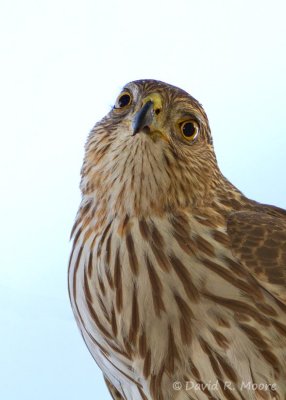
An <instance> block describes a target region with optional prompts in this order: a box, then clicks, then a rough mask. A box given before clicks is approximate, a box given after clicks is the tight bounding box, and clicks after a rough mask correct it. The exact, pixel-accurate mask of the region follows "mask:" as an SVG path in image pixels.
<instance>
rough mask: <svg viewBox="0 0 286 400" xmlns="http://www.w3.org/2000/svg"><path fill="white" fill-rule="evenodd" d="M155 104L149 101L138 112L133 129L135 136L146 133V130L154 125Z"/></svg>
mask: <svg viewBox="0 0 286 400" xmlns="http://www.w3.org/2000/svg"><path fill="white" fill-rule="evenodd" d="M153 106H154V102H153V101H152V100H148V101H147V102H146V103H145V104H144V106H143V107H142V108H141V110H139V111H138V112H137V114H136V115H135V118H134V121H133V124H132V127H133V134H132V136H135V135H136V134H137V133H139V132H141V131H144V130H146V129H148V128H149V129H150V125H151V124H152V121H153V118H154V107H153Z"/></svg>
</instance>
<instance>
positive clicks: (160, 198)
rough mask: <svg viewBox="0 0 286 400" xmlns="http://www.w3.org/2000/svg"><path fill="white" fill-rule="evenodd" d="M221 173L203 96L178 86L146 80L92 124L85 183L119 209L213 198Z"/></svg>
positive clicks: (87, 190) (156, 208)
mask: <svg viewBox="0 0 286 400" xmlns="http://www.w3.org/2000/svg"><path fill="white" fill-rule="evenodd" d="M218 175H219V170H218V167H217V163H216V158H215V154H214V150H213V146H212V137H211V132H210V128H209V123H208V119H207V116H206V114H205V112H204V110H203V108H202V106H201V105H200V103H199V102H198V101H197V100H195V99H194V98H193V97H192V96H190V95H189V94H188V93H186V92H185V91H183V90H181V89H179V88H177V87H175V86H171V85H169V84H166V83H163V82H160V81H155V80H139V81H134V82H131V83H129V84H127V85H126V86H125V87H124V88H123V90H122V92H121V93H120V94H119V96H118V97H117V99H116V101H115V104H114V107H113V108H112V110H111V111H110V112H109V114H107V116H106V117H104V118H103V119H102V120H101V121H100V122H98V123H97V124H96V125H95V127H94V129H93V130H92V131H91V133H90V136H89V138H88V141H87V144H86V154H85V160H84V164H83V168H82V183H81V188H82V192H83V194H84V195H86V196H91V197H93V198H94V199H95V200H96V202H98V203H100V204H105V207H109V209H110V210H116V212H117V211H118V210H120V209H123V208H124V209H125V211H126V212H128V213H129V214H132V213H136V214H138V213H139V214H140V213H144V214H146V213H152V212H159V213H160V212H164V210H166V209H168V208H173V207H181V208H182V207H188V206H198V205H199V204H201V203H202V202H206V201H208V200H210V198H211V195H212V191H213V189H214V186H215V181H216V180H217V176H218Z"/></svg>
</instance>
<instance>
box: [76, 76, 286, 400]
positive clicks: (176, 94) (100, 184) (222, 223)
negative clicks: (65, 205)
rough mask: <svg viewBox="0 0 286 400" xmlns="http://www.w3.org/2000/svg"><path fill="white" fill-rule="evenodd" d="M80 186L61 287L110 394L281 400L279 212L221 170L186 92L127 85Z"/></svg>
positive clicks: (283, 234) (283, 232)
mask: <svg viewBox="0 0 286 400" xmlns="http://www.w3.org/2000/svg"><path fill="white" fill-rule="evenodd" d="M81 191H82V201H81V204H80V208H79V211H78V214H77V217H76V221H75V224H74V227H73V230H72V237H73V249H72V253H71V257H70V265H69V293H70V299H71V304H72V308H73V312H74V314H75V318H76V320H77V323H78V326H79V328H80V330H81V333H82V336H83V338H84V340H85V343H86V345H87V347H88V349H89V351H90V353H91V354H92V356H93V357H94V359H95V361H96V362H97V364H98V365H99V367H100V368H101V370H102V372H103V374H104V377H105V380H106V382H107V385H108V387H109V390H110V393H111V395H112V397H113V398H114V399H117V400H119V399H120V400H124V399H125V400H173V399H174V400H186V399H194V400H207V399H229V400H235V399H236V400H248V399H253V400H254V399H265V400H266V399H277V400H278V399H279V400H285V399H286V211H284V210H282V209H280V208H277V207H274V206H269V205H264V204H260V203H257V202H255V201H253V200H250V199H248V198H246V197H245V196H244V195H243V194H242V193H241V192H240V191H239V190H238V189H236V188H235V187H234V186H233V185H232V184H231V183H230V182H229V181H228V180H227V179H226V178H225V177H224V176H223V175H222V173H221V172H220V170H219V167H218V165H217V161H216V157H215V153H214V149H213V144H212V136H211V132H210V128H209V123H208V119H207V116H206V114H205V112H204V110H203V108H202V106H201V105H200V104H199V103H198V101H196V100H195V99H194V98H193V97H191V96H190V95H189V94H188V93H186V92H185V91H183V90H181V89H178V88H176V87H174V86H171V85H168V84H166V83H163V82H159V81H155V80H140V81H135V82H131V83H129V84H128V85H126V86H125V87H124V89H123V91H122V92H121V94H120V95H119V97H118V99H117V100H116V103H115V106H114V108H113V109H112V110H111V111H110V112H109V114H107V116H106V117H104V118H103V119H102V120H101V121H100V122H98V123H97V124H96V125H95V127H94V129H93V130H92V131H91V133H90V135H89V137H88V140H87V143H86V147H85V158H84V163H83V167H82V179H81ZM94 398H97V396H96V395H95V397H94Z"/></svg>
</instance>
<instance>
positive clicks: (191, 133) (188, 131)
mask: <svg viewBox="0 0 286 400" xmlns="http://www.w3.org/2000/svg"><path fill="white" fill-rule="evenodd" d="M180 128H181V133H182V135H183V137H184V138H185V139H186V140H188V141H192V140H195V139H196V138H197V137H198V134H199V127H198V124H197V123H196V122H195V121H192V120H189V121H184V122H182V123H181V125H180Z"/></svg>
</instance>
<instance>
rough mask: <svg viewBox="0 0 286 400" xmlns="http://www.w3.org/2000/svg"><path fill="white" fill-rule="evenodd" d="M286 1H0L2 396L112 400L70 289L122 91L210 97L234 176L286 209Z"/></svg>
mask: <svg viewBox="0 0 286 400" xmlns="http://www.w3.org/2000/svg"><path fill="white" fill-rule="evenodd" d="M285 15H286V2H285V0H281V1H279V0H272V1H268V0H267V1H263V0H185V1H183V0H176V1H164V2H163V1H162V2H159V1H157V2H156V1H155V0H153V1H150V0H145V1H140V2H139V1H134V0H133V1H124V0H121V1H115V0H113V1H108V0H106V1H103V0H93V1H92V0H47V1H42V0H25V1H23V0H18V1H17V0H0V41H1V61H0V71H1V72H0V107H1V112H0V132H1V143H0V173H1V207H0V221H1V230H0V242H1V252H0V269H1V270H0V274H1V275H0V399H1V400H2V399H3V400H18V399H21V400H39V399H41V400H51V399H53V400H62V399H69V400H78V399H94V400H97V399H98V400H107V399H109V395H108V394H107V390H106V389H105V385H104V383H103V379H102V377H101V373H100V371H99V370H98V368H97V366H96V364H95V363H94V361H93V360H92V358H91V356H90V354H89V352H88V350H87V349H86V348H85V345H84V343H83V341H82V339H81V337H80V334H79V332H78V330H77V327H76V325H75V322H74V319H73V316H72V313H71V309H70V305H69V300H68V294H67V278H66V274H67V262H68V255H69V251H70V243H69V232H70V229H71V226H72V224H73V220H74V216H75V213H76V210H77V207H78V204H79V200H80V193H79V189H78V184H79V171H80V167H81V162H82V157H83V146H84V142H85V139H86V137H87V134H88V132H89V130H90V129H91V128H92V126H93V125H94V123H95V122H96V121H98V120H99V119H100V118H101V117H103V116H104V114H106V113H107V111H108V110H109V108H110V106H112V104H113V101H114V99H115V98H116V96H117V94H118V92H119V91H120V89H121V87H122V86H123V85H124V84H125V83H126V82H128V81H131V80H134V79H140V78H157V79H160V80H163V81H166V82H169V83H172V84H174V85H177V86H180V87H181V88H183V89H185V90H186V91H188V92H190V93H191V94H192V95H193V96H194V97H196V98H197V99H198V100H199V101H200V102H201V103H202V104H203V105H204V107H205V110H206V112H207V114H208V116H209V120H210V124H211V128H212V132H213V137H214V144H215V149H216V152H217V156H218V161H219V165H220V167H221V169H222V171H223V173H224V174H225V175H226V176H227V177H228V178H229V179H230V180H231V181H232V182H233V183H234V184H235V185H237V186H238V187H239V188H240V189H241V190H242V191H243V192H244V193H245V194H246V195H247V196H249V197H251V198H254V199H256V200H258V201H260V202H265V203H270V204H276V205H278V206H280V207H283V208H286V187H285V147H286V129H285V122H284V120H285V108H286V90H285V89H286V23H285Z"/></svg>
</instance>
